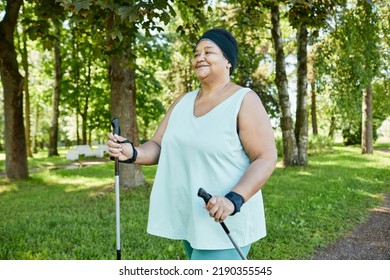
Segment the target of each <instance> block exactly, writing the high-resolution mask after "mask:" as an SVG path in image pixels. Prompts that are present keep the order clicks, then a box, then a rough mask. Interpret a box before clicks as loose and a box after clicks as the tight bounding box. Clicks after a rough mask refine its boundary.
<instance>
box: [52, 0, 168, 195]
mask: <svg viewBox="0 0 390 280" xmlns="http://www.w3.org/2000/svg"><path fill="white" fill-rule="evenodd" d="M60 2H61V3H62V5H63V6H64V7H65V8H66V9H68V10H70V11H72V12H73V13H75V14H76V15H77V17H78V20H88V21H89V22H90V23H91V24H92V23H93V26H94V28H95V29H94V30H93V31H94V33H96V34H97V33H99V32H100V36H97V38H104V41H99V40H96V41H97V42H96V43H97V45H98V46H103V48H104V53H105V54H106V55H107V56H108V61H109V66H108V67H109V68H108V76H109V81H110V86H111V91H110V96H111V98H110V99H111V102H110V104H111V114H112V116H113V117H117V118H118V119H119V121H120V126H121V131H122V136H124V137H126V138H128V139H131V140H132V141H133V142H134V144H135V145H138V144H139V136H138V126H137V118H136V110H135V108H136V87H135V85H136V83H135V51H134V48H135V37H136V33H137V32H138V28H139V27H142V29H143V30H144V31H145V33H146V34H150V32H151V31H152V30H154V31H162V28H161V27H160V26H159V25H158V23H157V22H156V21H158V20H160V21H163V22H164V23H165V24H168V22H169V19H170V16H171V15H174V14H175V12H174V10H173V9H172V7H171V6H170V5H169V3H168V2H169V1H167V0H155V1H148V2H144V1H135V0H133V1H125V0H120V1H113V0H110V1H104V2H103V1H92V0H83V1H77V2H74V3H71V2H69V1H64V0H62V1H60ZM75 18H76V17H75ZM102 32H104V34H102ZM107 123H109V122H108V121H107ZM120 172H121V177H120V181H121V182H120V183H121V184H122V185H123V186H124V187H133V186H136V185H141V184H143V183H144V177H143V174H142V169H141V166H139V165H130V166H125V165H120Z"/></svg>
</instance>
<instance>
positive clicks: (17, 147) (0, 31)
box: [0, 0, 28, 179]
mask: <svg viewBox="0 0 390 280" xmlns="http://www.w3.org/2000/svg"><path fill="white" fill-rule="evenodd" d="M22 3H23V1H22V0H15V1H7V6H6V9H5V15H4V18H3V20H2V21H1V22H0V74H1V81H2V83H3V91H4V122H5V153H6V159H5V169H6V175H7V177H8V178H10V179H24V178H27V177H28V166H27V150H26V135H25V130H24V120H23V77H22V75H21V74H20V72H19V65H18V61H17V55H16V50H15V44H14V32H15V28H16V23H17V19H18V15H19V10H20V7H21V5H22Z"/></svg>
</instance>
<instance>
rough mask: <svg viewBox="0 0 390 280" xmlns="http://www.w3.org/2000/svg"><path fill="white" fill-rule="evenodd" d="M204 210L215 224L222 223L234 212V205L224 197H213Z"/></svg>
mask: <svg viewBox="0 0 390 280" xmlns="http://www.w3.org/2000/svg"><path fill="white" fill-rule="evenodd" d="M205 208H206V209H207V210H208V211H209V215H210V217H214V220H215V221H216V222H223V221H224V220H225V219H226V218H227V217H229V216H230V215H231V214H232V213H233V212H234V204H233V203H232V202H231V201H230V200H229V199H227V198H226V197H224V196H213V197H212V198H210V200H209V201H208V203H207V205H206V207H205Z"/></svg>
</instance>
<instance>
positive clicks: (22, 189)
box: [0, 145, 390, 260]
mask: <svg viewBox="0 0 390 280" xmlns="http://www.w3.org/2000/svg"><path fill="white" fill-rule="evenodd" d="M381 148H387V149H388V148H389V145H383V146H381ZM67 163H69V162H68V161H67V160H66V159H65V155H64V153H63V154H62V155H61V157H59V158H54V159H47V158H46V157H45V154H40V155H38V156H35V158H34V159H33V160H29V166H30V167H31V169H34V170H35V171H36V172H31V174H30V179H28V180H20V181H8V180H6V179H4V178H3V177H0V213H1V215H0V259H61V260H62V259H115V258H116V249H115V193H114V189H113V183H114V176H113V163H112V162H108V163H104V164H101V165H94V166H89V167H83V168H75V169H66V168H61V169H50V168H49V167H53V166H55V165H58V164H67ZM389 170H390V153H389V152H386V151H375V153H374V155H361V154H360V148H358V147H335V148H334V152H333V153H331V154H326V155H320V156H314V157H310V158H309V166H308V167H299V168H277V169H276V171H275V173H274V174H273V175H272V177H271V179H270V180H269V181H268V183H267V184H266V186H265V187H264V188H263V197H264V203H265V207H266V209H265V210H266V217H267V232H268V234H267V237H266V238H264V239H262V240H260V241H258V242H256V243H255V244H254V245H253V246H252V250H251V252H250V254H249V256H248V258H249V259H270V260H272V259H285V260H288V259H308V258H310V257H311V254H312V253H313V250H314V249H315V248H316V247H318V246H320V247H321V246H325V245H326V244H328V243H330V242H332V241H334V240H335V239H336V238H337V237H340V236H342V235H343V234H345V233H346V232H347V231H348V230H350V229H352V228H353V227H354V226H356V225H357V224H358V223H361V222H363V221H364V220H365V219H366V218H367V217H368V214H369V210H370V209H372V208H373V207H376V206H378V205H380V204H381V203H383V200H382V199H383V193H385V192H389V191H390V171H389ZM0 171H4V154H2V155H0ZM155 171H156V166H151V167H144V174H145V177H146V178H147V180H148V181H149V182H152V181H153V178H154V174H155ZM150 191H151V187H145V186H143V187H137V188H133V189H131V190H122V191H121V226H122V234H121V238H122V258H123V259H138V260H146V259H186V256H185V252H184V249H183V248H182V245H181V242H180V241H172V240H167V239H163V238H158V237H154V236H151V235H148V234H147V233H146V224H147V218H148V207H149V194H150ZM228 223H229V222H228V220H227V221H226V224H227V226H228ZM221 236H224V232H223V231H222V229H221Z"/></svg>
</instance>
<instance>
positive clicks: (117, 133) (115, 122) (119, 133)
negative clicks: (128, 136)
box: [111, 118, 121, 135]
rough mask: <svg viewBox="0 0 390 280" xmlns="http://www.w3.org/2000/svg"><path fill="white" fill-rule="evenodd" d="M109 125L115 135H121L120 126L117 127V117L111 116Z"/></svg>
mask: <svg viewBox="0 0 390 280" xmlns="http://www.w3.org/2000/svg"><path fill="white" fill-rule="evenodd" d="M111 125H112V128H113V130H112V133H113V134H116V135H121V128H120V127H119V121H118V119H117V118H113V119H112V120H111Z"/></svg>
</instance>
